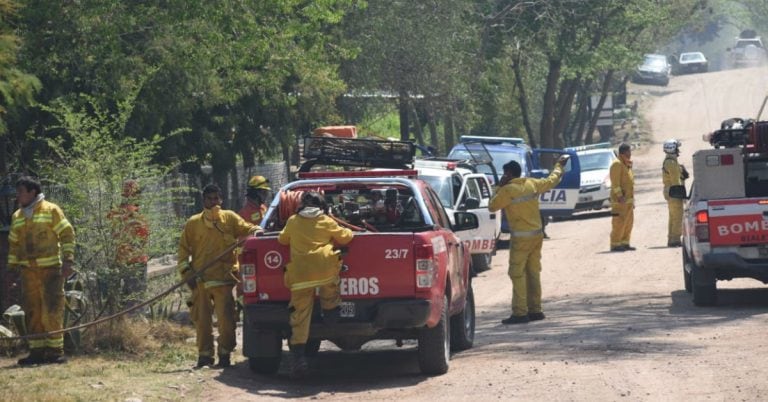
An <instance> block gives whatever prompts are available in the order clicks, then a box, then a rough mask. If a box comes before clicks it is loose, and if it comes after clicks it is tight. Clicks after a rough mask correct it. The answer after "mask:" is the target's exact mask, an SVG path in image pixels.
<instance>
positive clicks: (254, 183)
mask: <svg viewBox="0 0 768 402" xmlns="http://www.w3.org/2000/svg"><path fill="white" fill-rule="evenodd" d="M248 188H249V189H260V190H271V188H269V179H267V178H266V177H264V176H253V177H251V179H250V180H248Z"/></svg>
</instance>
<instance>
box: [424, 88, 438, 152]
mask: <svg viewBox="0 0 768 402" xmlns="http://www.w3.org/2000/svg"><path fill="white" fill-rule="evenodd" d="M427 127H428V128H429V142H431V145H432V146H433V147H435V153H436V154H437V155H440V154H441V152H440V144H439V142H438V140H437V123H435V108H434V105H433V103H432V102H429V101H428V102H427Z"/></svg>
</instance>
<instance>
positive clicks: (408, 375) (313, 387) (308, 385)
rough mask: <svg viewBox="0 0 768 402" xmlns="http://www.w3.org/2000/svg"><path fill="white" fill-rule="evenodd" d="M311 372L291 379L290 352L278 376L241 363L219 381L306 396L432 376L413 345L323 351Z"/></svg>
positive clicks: (253, 390) (253, 391)
mask: <svg viewBox="0 0 768 402" xmlns="http://www.w3.org/2000/svg"><path fill="white" fill-rule="evenodd" d="M310 366H311V371H310V373H309V375H308V376H307V378H305V379H303V380H291V379H290V378H288V372H289V370H290V355H289V354H288V352H286V351H283V360H282V362H281V367H280V370H279V371H278V374H277V375H276V376H263V375H259V374H256V373H254V372H252V371H251V370H250V369H249V368H248V362H241V363H239V364H237V365H235V366H234V367H233V368H231V369H227V370H224V371H222V372H221V374H219V375H218V376H217V377H215V380H216V381H220V382H221V383H223V384H226V385H228V386H231V387H235V388H239V389H242V390H243V391H244V392H247V393H248V394H249V395H253V396H254V397H259V396H270V397H283V398H305V397H312V396H315V395H318V394H328V395H331V396H332V395H343V394H346V393H355V392H365V391H371V390H376V389H387V388H402V387H411V386H415V385H418V384H419V383H421V382H422V381H424V380H426V379H427V378H428V377H426V376H424V375H422V374H421V372H420V370H419V365H418V361H417V356H416V350H415V348H413V347H407V346H406V347H405V348H403V349H397V348H395V346H394V344H393V345H392V346H391V348H389V349H384V350H375V351H361V352H353V353H344V352H339V351H322V352H320V353H319V354H318V355H317V357H315V358H312V359H311V360H310Z"/></svg>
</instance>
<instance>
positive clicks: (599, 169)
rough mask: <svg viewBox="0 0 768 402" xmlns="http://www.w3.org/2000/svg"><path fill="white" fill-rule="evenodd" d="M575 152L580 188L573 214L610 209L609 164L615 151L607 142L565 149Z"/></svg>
mask: <svg viewBox="0 0 768 402" xmlns="http://www.w3.org/2000/svg"><path fill="white" fill-rule="evenodd" d="M565 149H566V150H569V151H576V155H578V156H579V163H580V164H581V186H580V187H579V200H578V202H576V210H575V212H583V211H591V210H600V209H603V208H610V207H611V200H610V198H611V175H610V170H611V163H613V161H614V159H616V151H615V150H614V148H613V146H612V145H611V143H609V142H602V143H599V144H591V145H583V146H579V147H571V148H565Z"/></svg>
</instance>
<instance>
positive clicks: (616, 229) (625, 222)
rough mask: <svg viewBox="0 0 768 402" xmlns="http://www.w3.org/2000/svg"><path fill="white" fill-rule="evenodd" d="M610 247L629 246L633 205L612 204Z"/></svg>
mask: <svg viewBox="0 0 768 402" xmlns="http://www.w3.org/2000/svg"><path fill="white" fill-rule="evenodd" d="M611 215H612V217H611V247H618V246H629V237H630V235H631V234H632V225H633V224H634V221H635V207H634V204H618V203H616V204H614V205H613V208H612V210H611Z"/></svg>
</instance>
